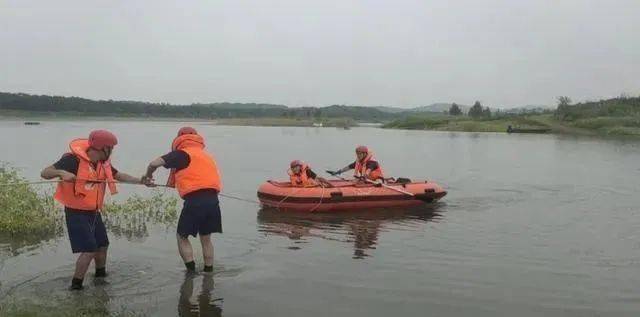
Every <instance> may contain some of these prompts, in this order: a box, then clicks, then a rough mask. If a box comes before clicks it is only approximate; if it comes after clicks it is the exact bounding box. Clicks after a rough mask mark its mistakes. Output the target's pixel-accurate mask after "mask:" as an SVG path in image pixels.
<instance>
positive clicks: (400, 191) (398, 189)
mask: <svg viewBox="0 0 640 317" xmlns="http://www.w3.org/2000/svg"><path fill="white" fill-rule="evenodd" d="M364 181H365V182H367V183H370V184H379V185H382V187H384V188H386V189H391V190H393V191H397V192H398V193H403V194H405V195H408V196H411V197H416V195H414V194H413V193H410V192H408V191H405V190H402V189H400V188H395V187H393V186H389V185H387V184H385V183H376V182H374V181H372V180H369V179H367V178H365V179H364Z"/></svg>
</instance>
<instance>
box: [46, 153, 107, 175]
mask: <svg viewBox="0 0 640 317" xmlns="http://www.w3.org/2000/svg"><path fill="white" fill-rule="evenodd" d="M78 166H80V159H79V158H78V157H77V156H75V155H73V154H64V155H62V157H61V158H60V159H59V160H58V161H57V162H55V163H53V167H54V168H55V169H58V170H63V171H67V172H69V173H71V174H73V175H78ZM111 173H112V174H113V176H115V175H116V174H118V170H117V169H115V167H113V166H111Z"/></svg>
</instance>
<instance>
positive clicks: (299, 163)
mask: <svg viewBox="0 0 640 317" xmlns="http://www.w3.org/2000/svg"><path fill="white" fill-rule="evenodd" d="M289 166H290V167H291V168H294V167H296V166H302V161H300V160H295V161H291V164H289Z"/></svg>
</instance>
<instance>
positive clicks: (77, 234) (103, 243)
mask: <svg viewBox="0 0 640 317" xmlns="http://www.w3.org/2000/svg"><path fill="white" fill-rule="evenodd" d="M64 215H65V219H66V220H67V231H68V232H69V241H71V251H72V252H73V253H80V252H96V251H97V250H98V249H99V248H103V247H107V246H108V245H109V238H107V229H106V228H105V227H104V222H102V216H101V215H100V213H99V212H94V211H74V210H73V209H70V208H65V210H64Z"/></svg>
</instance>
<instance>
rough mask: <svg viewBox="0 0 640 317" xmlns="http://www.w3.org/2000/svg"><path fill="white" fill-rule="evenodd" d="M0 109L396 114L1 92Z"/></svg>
mask: <svg viewBox="0 0 640 317" xmlns="http://www.w3.org/2000/svg"><path fill="white" fill-rule="evenodd" d="M0 110H14V111H26V112H37V113H49V114H68V115H80V116H140V117H179V118H198V119H217V118H275V117H284V118H312V119H322V118H353V119H357V120H370V121H381V120H390V119H394V118H396V117H397V116H398V115H397V114H392V113H387V112H383V111H380V110H378V109H374V108H369V107H357V106H345V105H332V106H328V107H301V108H289V107H287V106H284V105H274V104H264V103H228V102H224V103H210V104H200V103H194V104H189V105H171V104H168V103H150V102H139V101H114V100H91V99H85V98H79V97H60V96H46V95H30V94H23V93H0Z"/></svg>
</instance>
